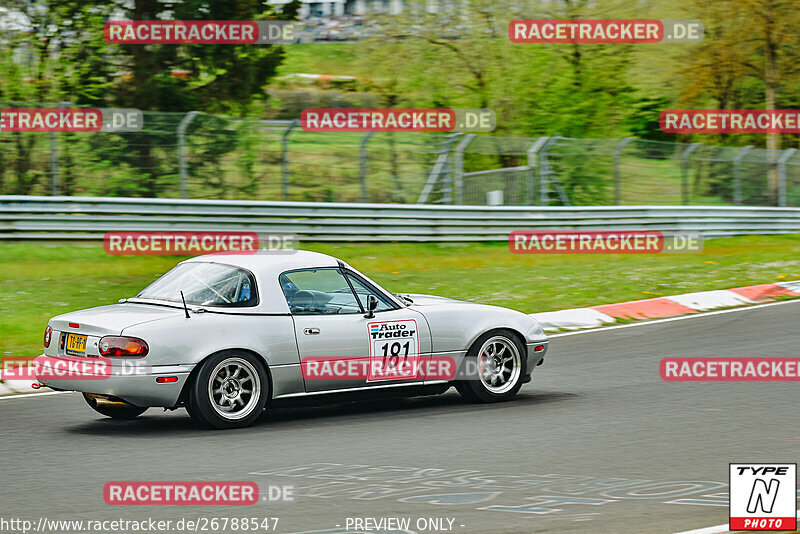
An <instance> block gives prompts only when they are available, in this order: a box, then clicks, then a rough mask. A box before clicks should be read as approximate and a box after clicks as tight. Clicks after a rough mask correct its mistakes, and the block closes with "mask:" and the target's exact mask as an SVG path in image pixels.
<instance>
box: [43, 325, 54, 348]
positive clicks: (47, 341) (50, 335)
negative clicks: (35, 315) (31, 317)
mask: <svg viewBox="0 0 800 534" xmlns="http://www.w3.org/2000/svg"><path fill="white" fill-rule="evenodd" d="M52 338H53V329H52V328H50V325H47V328H45V329H44V348H47V347H49V346H50V340H51V339H52Z"/></svg>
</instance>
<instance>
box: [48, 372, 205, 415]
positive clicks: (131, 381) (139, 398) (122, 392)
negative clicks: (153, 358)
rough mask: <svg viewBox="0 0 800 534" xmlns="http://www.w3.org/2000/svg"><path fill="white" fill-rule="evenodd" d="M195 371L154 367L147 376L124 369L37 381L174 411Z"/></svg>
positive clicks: (60, 388)
mask: <svg viewBox="0 0 800 534" xmlns="http://www.w3.org/2000/svg"><path fill="white" fill-rule="evenodd" d="M192 368H193V365H161V366H154V367H150V368H149V369H148V370H147V372H144V371H143V370H142V369H139V370H138V371H137V372H136V374H133V375H131V374H125V372H124V371H123V370H122V369H121V368H117V367H113V368H112V372H111V373H109V374H108V376H105V375H103V376H99V375H84V376H82V377H80V378H53V377H52V376H51V377H42V376H41V375H37V379H38V380H39V382H41V383H42V384H44V385H46V386H48V387H52V388H53V389H57V390H62V391H79V392H81V393H94V394H96V395H113V396H114V397H118V398H120V399H122V400H124V401H126V402H129V403H131V404H135V405H136V406H142V407H145V406H147V407H152V406H163V407H165V408H172V407H174V406H175V405H176V404H177V403H178V398H179V397H180V394H181V391H182V390H183V386H184V385H185V384H186V381H187V380H188V378H189V373H191V371H192ZM160 376H170V377H171V376H175V377H177V378H178V380H177V382H170V383H164V384H160V383H158V382H156V378H158V377H160Z"/></svg>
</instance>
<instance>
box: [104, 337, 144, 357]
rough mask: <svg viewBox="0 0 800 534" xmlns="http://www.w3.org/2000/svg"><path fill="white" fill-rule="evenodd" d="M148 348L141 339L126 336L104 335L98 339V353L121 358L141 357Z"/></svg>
mask: <svg viewBox="0 0 800 534" xmlns="http://www.w3.org/2000/svg"><path fill="white" fill-rule="evenodd" d="M149 350H150V348H149V347H148V346H147V343H145V342H144V340H143V339H139V338H138V337H126V336H105V337H104V338H102V339H100V354H101V355H103V356H117V357H122V358H142V357H144V356H147V353H148V352H149Z"/></svg>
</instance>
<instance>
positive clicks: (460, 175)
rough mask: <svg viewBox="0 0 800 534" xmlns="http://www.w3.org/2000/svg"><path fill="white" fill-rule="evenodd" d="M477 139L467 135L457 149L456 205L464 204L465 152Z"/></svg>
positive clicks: (455, 173)
mask: <svg viewBox="0 0 800 534" xmlns="http://www.w3.org/2000/svg"><path fill="white" fill-rule="evenodd" d="M473 139H475V134H474V133H471V134H467V135H465V136H464V139H462V140H461V142H460V143H458V145H456V148H455V151H454V152H455V154H454V156H453V157H454V165H453V167H454V169H453V174H454V175H455V183H456V204H463V203H464V150H465V149H466V148H467V145H469V144H470V143H471V142H472V140H473Z"/></svg>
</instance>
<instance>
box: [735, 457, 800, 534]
mask: <svg viewBox="0 0 800 534" xmlns="http://www.w3.org/2000/svg"><path fill="white" fill-rule="evenodd" d="M730 489H731V492H730V525H729V528H730V529H731V530H760V531H764V530H795V529H796V528H797V507H796V504H797V464H730Z"/></svg>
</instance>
